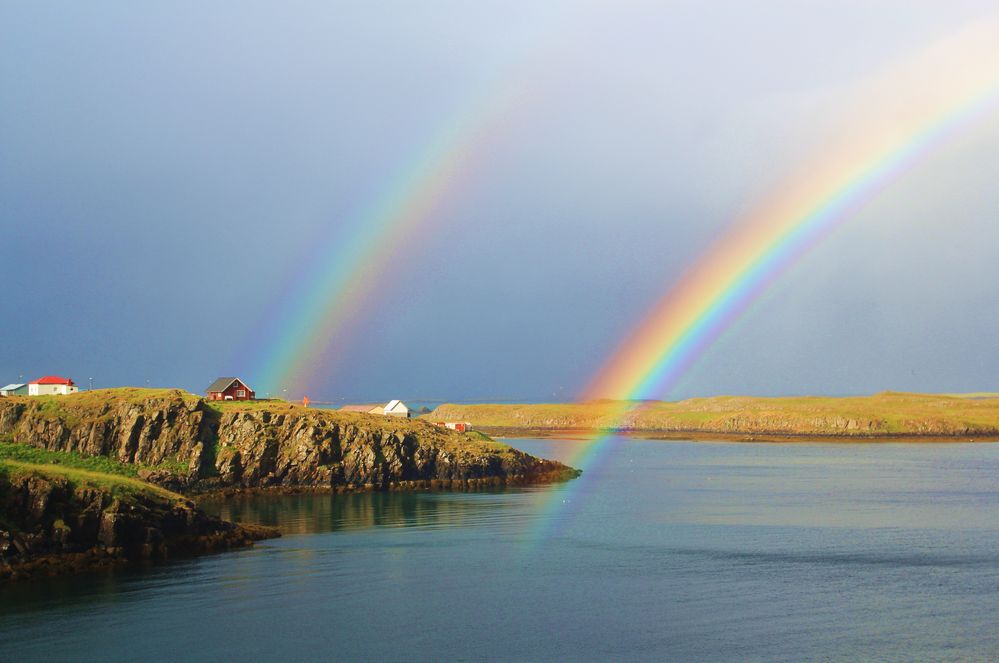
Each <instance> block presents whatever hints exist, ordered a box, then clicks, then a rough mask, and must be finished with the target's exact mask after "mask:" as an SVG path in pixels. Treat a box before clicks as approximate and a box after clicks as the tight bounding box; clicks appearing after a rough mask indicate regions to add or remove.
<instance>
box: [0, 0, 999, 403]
mask: <svg viewBox="0 0 999 663" xmlns="http://www.w3.org/2000/svg"><path fill="white" fill-rule="evenodd" d="M990 5H994V3H992V2H986V1H978V2H972V1H963V0H955V1H952V2H947V3H940V2H937V1H935V0H932V1H921V0H904V1H903V0H872V1H851V0H836V1H828V2H812V1H803V0H793V1H791V0H782V1H777V0H774V1H759V2H757V1H753V2H746V1H738V2H736V1H732V2H726V1H723V0H718V1H715V2H648V1H635V0H623V1H622V0H615V1H613V2H611V1H609V0H607V1H601V0H575V1H572V2H569V1H562V0H551V1H549V2H544V3H537V2H516V1H514V2H510V1H509V0H507V1H504V2H498V1H496V2H493V1H491V0H460V1H459V0H451V1H445V0H428V1H427V2H422V3H410V2H402V1H399V2H363V3H362V2H306V1H291V2H242V1H241V2H212V1H209V2H201V1H199V2H176V1H171V2H143V3H134V2H125V1H122V2H105V1H100V0H94V1H91V2H88V3H77V2H44V1H39V0H30V1H25V2H20V1H17V0H8V1H7V2H4V3H2V4H0V82H2V85H0V266H2V269H3V274H4V278H3V285H2V286H0V293H2V295H0V319H2V321H3V327H4V334H3V340H2V342H0V383H6V382H16V381H19V380H21V379H22V377H21V376H23V379H25V380H30V379H34V378H36V377H39V376H41V375H47V374H58V375H65V376H68V377H72V378H73V379H75V380H76V381H77V383H79V384H81V385H82V386H87V385H88V384H89V380H90V378H92V379H93V383H94V386H95V387H110V386H122V385H136V386H146V385H150V386H161V387H168V386H169V387H181V388H185V389H189V390H191V391H195V392H200V391H203V390H204V388H205V387H206V386H207V385H208V384H209V383H210V382H211V381H212V380H213V379H214V378H215V377H217V376H220V375H238V376H241V377H243V378H244V379H245V380H246V381H247V382H249V383H250V384H251V386H252V385H253V384H254V379H255V377H257V376H258V375H260V374H261V371H262V366H263V365H265V364H266V362H267V361H268V358H269V357H271V356H273V353H274V352H275V348H274V344H275V341H274V338H273V330H274V329H279V330H280V329H281V328H282V326H283V325H284V323H285V322H286V321H285V320H284V319H283V318H282V317H281V316H282V315H283V313H284V312H286V311H287V310H288V306H287V303H288V302H289V301H293V298H295V297H297V296H300V295H301V294H302V292H303V289H308V288H309V287H310V283H309V281H308V280H307V275H309V274H311V273H314V272H315V271H316V270H317V269H321V268H322V266H323V265H325V264H326V263H328V262H329V260H331V256H335V255H336V248H337V247H338V246H342V245H345V243H346V242H348V241H349V240H350V238H351V237H352V236H354V235H355V234H356V233H359V232H363V228H359V227H358V226H359V223H360V221H359V219H363V215H362V214H360V213H359V210H363V209H365V208H368V207H370V206H371V205H372V204H374V202H375V201H378V200H379V199H380V198H382V197H384V195H385V191H386V190H387V189H388V188H390V186H391V183H392V182H393V181H395V180H397V179H398V176H399V173H401V172H405V171H406V169H407V168H411V166H412V164H413V163H414V161H416V160H418V156H419V155H420V154H421V153H422V152H423V151H424V150H425V149H426V148H427V145H428V144H430V143H432V142H433V141H434V140H435V137H437V136H439V135H441V132H442V131H446V130H447V128H448V127H449V124H450V123H453V122H455V121H456V119H455V118H458V119H460V118H462V117H465V116H467V114H469V113H473V114H474V113H475V112H477V111H475V110H474V109H476V108H479V107H481V106H482V105H483V104H485V105H486V107H488V105H489V104H490V103H491V102H490V101H489V100H491V99H493V98H502V99H504V100H505V102H504V103H505V105H504V106H503V110H502V112H500V113H499V114H498V116H497V117H490V118H488V119H489V120H490V121H489V122H487V123H486V124H485V125H484V126H485V127H486V136H485V138H486V139H484V140H481V141H479V142H478V143H476V145H475V146H474V150H473V151H472V157H473V158H471V159H468V160H467V161H466V162H463V166H462V172H461V173H460V178H455V181H454V182H453V185H452V186H450V188H448V189H447V191H446V192H445V194H444V195H443V196H442V199H441V201H440V204H438V205H435V206H434V208H433V209H432V211H431V212H430V214H429V215H428V217H429V218H428V219H427V220H426V222H425V223H423V224H418V225H417V226H416V227H415V228H414V230H413V232H412V235H411V236H409V237H407V238H406V241H405V244H404V246H403V247H402V249H401V250H400V251H398V252H397V253H394V254H392V255H391V257H390V259H389V262H388V264H389V266H390V269H388V270H386V271H385V274H384V277H383V278H381V279H379V280H378V281H377V282H376V283H374V284H373V285H372V287H371V288H369V291H368V292H366V294H365V295H364V298H363V305H362V306H361V307H360V308H359V309H358V311H357V312H356V313H355V314H354V315H352V316H351V321H350V324H349V326H348V328H347V329H345V330H343V332H342V337H341V338H340V339H339V340H338V342H337V344H336V351H335V353H334V352H332V351H329V350H327V349H325V348H322V347H316V348H304V351H305V352H307V353H308V355H307V356H312V355H313V354H314V356H315V357H316V360H315V364H316V365H315V366H314V367H313V370H312V371H311V373H312V375H311V376H310V377H309V382H308V384H296V383H295V382H294V378H289V381H290V382H291V384H282V385H267V389H268V390H273V391H275V392H277V391H278V390H279V389H280V390H283V389H288V390H289V392H290V394H291V395H294V396H298V395H299V394H301V393H304V392H307V393H308V394H309V396H310V397H311V398H313V399H314V400H328V401H331V402H337V401H344V400H346V401H357V400H380V399H388V398H396V397H401V398H405V399H411V400H419V399H426V400H450V401H460V400H465V401H475V400H513V401H517V400H523V401H535V400H558V401H562V400H571V399H573V398H575V397H576V396H577V395H578V394H579V392H580V390H581V389H582V388H583V387H584V386H585V385H586V383H587V382H588V380H590V379H591V378H592V376H593V375H594V373H595V372H596V371H597V370H598V369H599V368H600V367H601V365H602V363H603V362H604V361H605V360H606V359H607V357H608V356H609V355H610V354H611V353H612V352H613V351H614V349H615V348H616V347H617V345H618V344H619V343H620V342H621V339H622V338H623V337H625V335H626V334H627V333H628V332H629V331H630V330H631V329H633V328H634V327H635V325H636V324H637V323H638V322H639V321H640V320H641V318H642V316H643V314H644V313H645V312H646V311H647V310H648V309H649V307H651V306H652V305H653V304H654V303H655V302H656V301H657V300H658V299H659V298H660V297H661V296H662V295H663V294H664V293H665V292H666V291H668V290H669V288H670V287H671V285H672V284H674V283H675V282H676V281H677V280H678V279H679V278H680V277H681V276H682V275H683V274H684V273H685V272H686V270H688V269H690V268H691V267H692V266H693V265H694V264H696V261H697V260H698V257H699V256H700V255H701V254H702V253H703V252H704V251H705V250H707V249H708V248H709V247H710V246H711V245H712V244H713V243H714V242H716V241H717V240H718V239H719V237H722V236H724V235H725V233H726V232H728V230H729V229H730V228H731V227H732V225H733V224H735V223H737V222H738V220H739V219H740V218H741V217H742V216H743V215H745V214H746V213H747V211H748V210H750V209H752V208H753V206H754V205H758V204H760V203H761V202H762V201H764V200H766V199H767V198H768V197H769V196H771V195H772V194H773V192H774V191H775V190H779V189H780V187H781V184H782V182H784V181H786V180H787V179H788V178H790V177H792V176H796V175H800V172H799V169H801V168H803V167H805V166H804V164H808V163H814V162H815V161H816V159H818V160H819V161H821V155H822V150H823V149H824V145H825V144H827V141H828V138H829V136H830V135H832V134H835V133H836V132H842V131H846V130H849V129H850V127H851V126H852V125H853V124H856V123H862V122H863V117H862V116H858V115H857V114H856V113H855V112H853V111H852V110H851V109H853V108H855V107H856V105H857V95H858V91H859V90H864V89H865V88H864V85H865V81H868V80H869V77H870V76H871V73H872V72H874V71H878V70H880V69H883V68H886V67H890V66H892V65H893V64H894V63H899V62H905V61H906V59H907V58H909V57H911V55H912V54H913V53H916V52H918V51H920V50H921V49H923V48H925V47H926V46H927V45H928V44H931V43H933V42H935V41H936V40H939V39H942V38H946V37H947V36H948V35H951V34H953V33H955V32H957V31H960V30H961V29H962V28H963V27H965V26H967V25H969V24H973V23H975V22H976V21H979V20H982V19H984V18H988V17H994V16H995V13H996V11H997V10H996V9H995V8H994V6H990ZM996 80H997V84H999V71H997V72H996ZM468 109H473V110H472V111H469V110H468ZM996 172H999V114H996V113H992V114H990V115H987V116H985V117H983V118H982V119H981V121H979V122H977V123H975V124H974V125H973V126H970V127H968V128H967V130H965V131H963V132H961V133H960V134H959V135H957V136H955V137H954V138H953V140H951V141H949V142H948V143H947V144H946V145H944V146H943V147H942V148H941V149H940V150H938V151H936V152H935V153H933V154H932V155H930V156H929V157H928V158H926V159H924V160H922V161H920V162H919V163H918V164H917V165H916V166H915V167H914V168H912V169H911V170H910V171H909V172H907V173H906V174H905V176H904V177H902V178H899V179H898V180H897V181H894V182H892V184H891V186H889V187H888V188H886V189H885V190H884V191H883V192H882V193H881V194H880V195H879V196H878V197H877V198H875V199H874V200H873V201H871V202H870V204H868V205H866V206H864V207H863V208H862V209H861V210H860V211H859V212H858V213H857V214H855V215H854V217H853V218H851V219H849V221H848V222H847V223H844V224H843V225H842V226H841V227H840V228H839V229H838V230H837V231H836V232H835V233H834V235H833V236H831V237H830V238H829V239H828V240H827V241H825V242H823V243H822V244H821V245H820V246H818V247H817V248H816V249H814V250H813V251H812V252H810V253H809V254H808V255H806V256H805V257H804V258H803V259H802V260H801V261H799V262H798V263H797V264H796V265H795V267H794V268H793V269H792V270H791V271H790V272H789V273H788V274H787V275H786V276H785V277H784V278H783V279H782V280H781V281H780V282H779V283H777V285H776V286H775V287H774V288H773V289H771V290H770V291H769V292H768V293H767V294H766V296H765V297H763V298H762V299H761V300H760V301H758V302H757V303H756V305H754V306H753V307H752V309H751V310H750V312H749V314H748V315H747V316H745V317H744V318H743V319H742V320H741V321H740V322H739V323H738V324H737V325H736V326H735V327H733V328H732V329H731V330H729V332H728V333H726V334H725V335H724V336H723V337H722V338H721V340H720V341H719V342H718V343H717V344H715V345H714V346H713V347H712V348H711V349H710V350H709V351H708V352H707V353H706V354H705V355H704V356H703V357H701V358H700V360H699V361H698V362H697V363H696V364H695V365H694V366H693V367H692V368H691V369H690V370H689V371H688V372H687V373H686V374H685V375H684V377H683V378H682V379H681V380H680V381H679V382H678V383H677V384H676V385H675V387H674V388H673V389H672V390H671V392H670V393H668V394H663V395H662V397H664V398H671V399H672V398H685V397H690V396H704V395H715V394H750V395H785V394H833V395H838V394H863V393H873V392H876V391H881V390H886V389H892V390H910V391H934V392H957V391H991V390H999V377H997V376H999V353H997V352H995V341H994V339H995V337H996V331H997V329H999V289H997V288H996V287H995V284H996V283H999V260H996V259H995V249H996V247H997V246H999V224H997V223H995V220H996V218H997V216H999V214H997V213H999V188H997V187H995V178H994V173H996ZM331 355H332V356H331ZM258 390H259V388H258Z"/></svg>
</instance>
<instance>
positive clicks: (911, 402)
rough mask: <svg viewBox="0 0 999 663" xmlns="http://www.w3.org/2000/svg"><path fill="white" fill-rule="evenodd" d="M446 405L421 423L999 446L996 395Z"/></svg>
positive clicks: (522, 431) (530, 431) (503, 431)
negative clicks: (993, 442)
mask: <svg viewBox="0 0 999 663" xmlns="http://www.w3.org/2000/svg"><path fill="white" fill-rule="evenodd" d="M634 406H635V407H634V408H632V409H631V411H626V413H625V414H624V415H622V414H621V412H622V409H623V408H622V403H620V402H617V401H603V400H602V401H592V402H588V403H556V404H532V405H488V404H484V405H452V404H444V405H441V406H440V407H438V408H437V409H436V410H435V411H434V412H433V413H431V414H429V415H426V418H427V419H433V420H446V421H469V422H471V423H472V424H473V425H474V426H475V427H476V428H478V429H480V430H484V431H485V432H487V433H491V434H495V435H506V436H517V435H534V434H549V433H557V432H571V431H578V432H593V431H601V430H613V429H619V430H623V431H628V432H633V433H636V434H644V435H649V436H656V437H677V436H689V435H695V436H704V435H709V436H724V437H736V438H759V437H779V438H799V437H837V438H868V439H898V438H952V439H971V438H975V439H981V438H989V439H999V395H996V394H969V395H961V394H948V395H936V394H909V393H899V392H883V393H880V394H875V395H873V396H856V397H843V398H836V397H811V396H804V397H792V398H757V397H745V396H717V397H712V398H692V399H689V400H684V401H678V402H651V403H643V404H640V405H639V404H638V403H635V404H634Z"/></svg>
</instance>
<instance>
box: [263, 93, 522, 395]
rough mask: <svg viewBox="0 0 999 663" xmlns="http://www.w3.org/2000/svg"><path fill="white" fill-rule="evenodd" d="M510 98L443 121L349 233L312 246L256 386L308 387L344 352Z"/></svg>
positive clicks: (455, 186)
mask: <svg viewBox="0 0 999 663" xmlns="http://www.w3.org/2000/svg"><path fill="white" fill-rule="evenodd" d="M509 102H510V99H509V98H508V97H496V98H494V99H492V100H490V102H489V104H488V105H486V106H484V107H475V108H472V109H470V110H466V111H465V112H464V113H463V114H462V115H461V116H460V117H459V118H457V119H456V120H454V121H451V122H448V123H446V125H445V128H444V130H442V131H441V132H440V133H439V134H438V135H437V137H436V138H435V139H434V140H433V141H432V142H431V143H430V145H429V146H428V147H427V148H426V149H425V150H424V151H423V152H422V153H421V154H420V155H419V156H418V157H417V158H415V159H413V160H412V162H411V163H410V165H409V167H408V168H407V169H406V170H405V171H404V172H403V173H402V174H401V175H399V176H398V177H397V178H396V179H395V181H394V182H393V183H392V185H391V186H389V187H387V188H386V189H385V192H384V193H383V195H382V196H381V197H380V198H378V199H377V200H376V201H375V202H374V203H373V204H372V205H371V206H370V207H369V208H368V209H366V210H365V211H363V212H362V213H361V214H359V215H358V216H357V218H354V219H350V220H349V225H350V227H351V228H355V229H356V231H355V232H354V233H353V235H351V236H349V237H348V239H347V241H345V242H343V243H337V244H335V245H332V246H328V247H324V248H323V249H322V250H320V251H319V254H320V255H319V257H318V258H317V259H316V261H315V265H316V266H317V267H318V269H317V270H316V271H315V273H312V274H309V275H307V276H306V277H303V278H302V279H300V282H299V283H298V284H297V285H296V286H295V287H294V288H288V289H287V293H286V295H287V296H288V297H289V298H290V302H289V304H288V305H287V306H286V307H285V308H286V310H284V311H282V312H281V314H280V316H279V317H280V320H281V322H280V323H279V324H278V325H277V327H276V328H274V329H273V330H271V332H270V333H269V335H268V339H267V340H266V341H265V347H267V351H266V353H265V354H264V362H263V364H262V366H261V367H259V368H258V370H257V371H255V373H254V375H255V376H256V377H255V378H254V379H255V380H256V381H257V382H258V383H259V384H260V385H261V387H260V390H261V391H270V392H272V393H274V394H276V395H277V394H280V393H282V391H283V389H284V388H285V387H287V386H288V385H290V384H295V385H297V386H298V388H299V389H301V388H303V387H304V386H310V385H311V386H314V385H315V383H314V380H313V378H314V377H315V373H316V372H317V371H319V370H321V369H322V368H324V367H327V366H328V364H329V361H328V358H329V357H331V356H336V354H337V353H339V352H342V351H343V350H344V347H343V345H344V343H345V342H346V341H347V340H348V330H349V325H350V324H351V323H355V324H356V321H357V320H359V319H360V318H361V313H362V312H363V309H364V308H365V307H366V306H369V305H370V304H371V302H372V301H373V297H372V294H373V293H374V292H376V291H377V289H378V288H379V287H380V285H381V284H382V283H384V282H385V281H386V280H387V279H388V278H389V277H390V276H391V274H392V267H393V263H394V262H396V256H398V255H399V253H400V250H401V248H402V247H403V246H404V245H405V244H406V243H407V242H409V241H411V240H412V239H413V236H414V233H415V231H417V230H418V229H419V230H421V231H422V232H429V231H430V228H431V225H432V222H433V220H434V218H435V214H434V213H435V212H437V211H440V209H441V207H442V206H443V205H444V204H445V203H446V200H447V197H448V195H452V196H454V195H458V193H459V192H460V186H459V184H460V181H461V179H462V177H463V176H464V174H465V173H467V172H469V169H470V167H471V163H472V161H473V160H474V158H475V157H476V156H477V155H478V154H480V153H481V152H482V150H483V148H484V146H485V145H487V144H488V142H489V141H490V138H491V136H493V135H494V134H493V132H494V131H495V130H496V125H497V124H498V123H499V122H501V121H502V120H503V118H504V111H506V110H507V109H508V107H509V106H508V104H509ZM284 395H285V396H286V397H289V398H298V397H301V396H302V394H301V393H284Z"/></svg>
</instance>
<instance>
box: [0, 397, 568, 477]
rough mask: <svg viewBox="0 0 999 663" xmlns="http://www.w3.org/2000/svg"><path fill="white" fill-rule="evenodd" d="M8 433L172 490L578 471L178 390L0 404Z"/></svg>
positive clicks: (378, 420) (389, 428)
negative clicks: (113, 463)
mask: <svg viewBox="0 0 999 663" xmlns="http://www.w3.org/2000/svg"><path fill="white" fill-rule="evenodd" d="M0 435H5V436H10V438H11V439H13V441H15V442H18V443H22V444H30V445H33V446H38V447H42V448H45V449H49V450H53V451H73V452H77V453H81V454H84V455H91V456H107V457H110V458H113V459H115V460H118V461H121V462H125V463H135V464H138V465H140V466H142V467H143V469H142V470H141V472H140V478H143V479H145V480H147V481H150V482H153V483H156V484H158V485H161V486H164V487H167V488H169V489H171V490H176V491H183V492H187V493H191V492H203V491H210V490H226V489H242V488H267V487H311V488H326V489H332V490H371V489H375V490H390V489H399V488H456V489H467V488H470V487H475V486H495V485H502V484H510V483H526V482H544V481H561V480H566V479H570V478H573V477H575V476H577V475H578V472H577V471H575V470H573V469H571V468H568V467H566V466H565V465H562V464H561V463H557V462H554V461H548V460H543V459H539V458H535V457H533V456H530V455H529V454H526V453H523V452H521V451H518V450H516V449H513V448H511V447H509V446H507V445H504V444H500V443H497V442H493V441H491V440H489V439H488V438H484V437H481V436H475V435H474V434H473V435H469V434H465V433H458V432H455V431H450V430H444V429H441V428H438V427H436V426H433V425H432V424H430V423H428V422H425V421H414V420H406V419H391V418H388V417H380V416H377V415H369V414H361V413H341V412H336V411H331V410H319V409H306V408H303V407H297V406H295V405H292V404H289V403H284V402H274V403H266V404H264V403H256V404H252V405H240V404H224V405H222V406H221V407H219V406H215V407H213V406H212V405H210V404H209V403H206V402H205V401H204V400H202V399H200V398H197V397H193V396H191V395H189V394H184V393H183V392H181V391H179V390H170V391H156V390H151V391H146V390H134V389H122V390H106V391H97V392H88V393H85V394H79V395H75V396H68V397H61V398H60V399H56V400H51V399H49V400H48V401H45V400H43V399H29V398H8V399H3V400H2V401H0Z"/></svg>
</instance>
